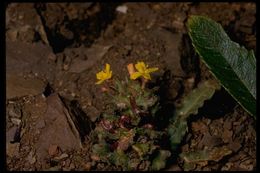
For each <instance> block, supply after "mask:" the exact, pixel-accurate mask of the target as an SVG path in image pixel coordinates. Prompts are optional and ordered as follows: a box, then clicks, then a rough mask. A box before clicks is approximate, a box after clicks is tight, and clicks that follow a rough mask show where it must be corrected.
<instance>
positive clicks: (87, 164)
mask: <svg viewBox="0 0 260 173" xmlns="http://www.w3.org/2000/svg"><path fill="white" fill-rule="evenodd" d="M91 165H92V164H91V162H87V163H85V164H84V165H83V166H84V168H85V171H89V170H90V169H91Z"/></svg>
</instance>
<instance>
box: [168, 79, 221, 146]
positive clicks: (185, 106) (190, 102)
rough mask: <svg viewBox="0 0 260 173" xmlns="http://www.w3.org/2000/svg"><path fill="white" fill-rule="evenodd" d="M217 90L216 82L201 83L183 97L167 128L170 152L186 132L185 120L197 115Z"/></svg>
mask: <svg viewBox="0 0 260 173" xmlns="http://www.w3.org/2000/svg"><path fill="white" fill-rule="evenodd" d="M217 89H220V85H219V84H218V83H217V82H216V81H212V80H209V81H203V82H202V83H200V84H199V85H198V87H197V88H196V89H194V90H192V91H191V92H190V93H189V94H188V95H187V96H185V97H184V99H183V101H182V105H181V106H180V107H179V108H176V111H175V114H174V116H173V118H172V119H171V120H170V121H171V122H170V125H169V128H168V134H169V136H170V142H171V148H172V150H175V149H176V148H177V146H178V145H179V144H180V143H181V141H182V138H183V137H184V135H185V134H186V132H187V129H188V125H187V118H188V117H189V116H190V115H192V114H194V115H195V114H197V113H198V109H199V108H200V107H202V106H203V104H204V101H205V100H208V99H210V98H211V97H212V96H213V94H214V93H215V90H217Z"/></svg>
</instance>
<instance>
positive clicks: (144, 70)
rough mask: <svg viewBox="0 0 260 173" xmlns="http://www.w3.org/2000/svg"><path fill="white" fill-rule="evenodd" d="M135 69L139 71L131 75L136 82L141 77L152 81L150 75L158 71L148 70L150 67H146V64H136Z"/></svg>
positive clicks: (155, 69)
mask: <svg viewBox="0 0 260 173" xmlns="http://www.w3.org/2000/svg"><path fill="white" fill-rule="evenodd" d="M135 68H136V69H137V72H134V73H132V74H131V75H130V79H132V80H135V79H137V78H139V77H141V76H143V77H144V78H145V79H148V80H151V76H150V73H152V72H155V71H157V70H158V68H148V65H145V63H144V62H137V64H135Z"/></svg>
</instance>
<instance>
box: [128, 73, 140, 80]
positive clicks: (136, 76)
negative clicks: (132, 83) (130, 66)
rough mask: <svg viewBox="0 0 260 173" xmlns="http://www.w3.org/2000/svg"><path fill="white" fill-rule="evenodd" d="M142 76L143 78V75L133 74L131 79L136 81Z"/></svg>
mask: <svg viewBox="0 0 260 173" xmlns="http://www.w3.org/2000/svg"><path fill="white" fill-rule="evenodd" d="M140 76H142V74H141V73H139V72H134V73H133V74H131V76H130V79H132V80H135V79H137V78H139V77H140Z"/></svg>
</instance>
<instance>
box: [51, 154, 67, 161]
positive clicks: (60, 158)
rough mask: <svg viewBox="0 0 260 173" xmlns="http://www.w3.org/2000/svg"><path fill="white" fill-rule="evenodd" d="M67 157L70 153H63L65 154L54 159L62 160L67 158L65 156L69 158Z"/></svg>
mask: <svg viewBox="0 0 260 173" xmlns="http://www.w3.org/2000/svg"><path fill="white" fill-rule="evenodd" d="M67 157H69V155H68V154H66V153H63V154H62V155H60V156H57V157H54V159H55V160H62V159H65V158H67Z"/></svg>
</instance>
